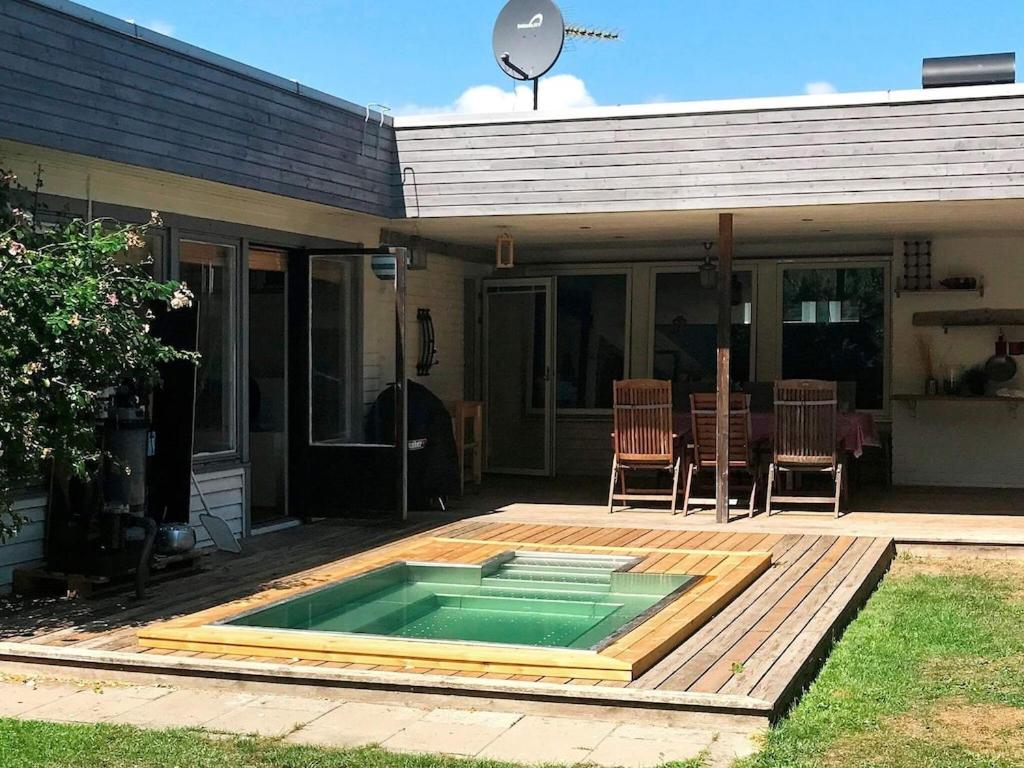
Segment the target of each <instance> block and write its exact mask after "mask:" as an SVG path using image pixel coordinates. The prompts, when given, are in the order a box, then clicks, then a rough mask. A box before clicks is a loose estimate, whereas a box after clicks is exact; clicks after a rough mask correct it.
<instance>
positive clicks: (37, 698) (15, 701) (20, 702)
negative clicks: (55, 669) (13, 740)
mask: <svg viewBox="0 0 1024 768" xmlns="http://www.w3.org/2000/svg"><path fill="white" fill-rule="evenodd" d="M79 690H81V687H80V686H77V685H70V684H64V683H39V684H37V685H27V684H25V683H22V682H0V717H16V716H18V715H21V714H23V713H25V712H28V711H30V710H33V709H36V708H37V707H41V706H43V705H44V704H51V703H53V702H55V701H59V700H61V699H65V698H67V697H69V696H72V695H73V694H75V693H77V692H78V691H79Z"/></svg>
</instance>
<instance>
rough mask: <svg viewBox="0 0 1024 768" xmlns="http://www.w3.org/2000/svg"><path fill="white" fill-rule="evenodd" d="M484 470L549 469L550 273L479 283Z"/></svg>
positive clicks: (552, 403) (523, 471) (551, 409)
mask: <svg viewBox="0 0 1024 768" xmlns="http://www.w3.org/2000/svg"><path fill="white" fill-rule="evenodd" d="M483 295H484V300H483V308H484V327H483V345H482V346H483V355H484V376H483V379H484V381H483V384H484V419H485V421H486V426H485V429H484V442H485V446H486V447H485V454H484V455H485V458H486V467H487V470H488V471H489V472H504V473H508V474H519V475H552V474H554V452H555V445H554V442H555V441H554V425H555V413H554V410H555V370H554V340H555V336H554V317H555V313H554V299H555V291H554V278H531V279H522V280H485V281H484V283H483Z"/></svg>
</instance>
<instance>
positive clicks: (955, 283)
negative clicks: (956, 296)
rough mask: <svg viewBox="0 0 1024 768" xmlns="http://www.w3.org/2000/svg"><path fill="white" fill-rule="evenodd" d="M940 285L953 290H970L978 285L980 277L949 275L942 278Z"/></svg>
mask: <svg viewBox="0 0 1024 768" xmlns="http://www.w3.org/2000/svg"><path fill="white" fill-rule="evenodd" d="M939 285H941V286H943V287H944V288H949V289H950V290H953V291H970V290H973V289H974V288H977V287H978V279H977V278H975V277H947V278H946V279H945V280H940V281H939Z"/></svg>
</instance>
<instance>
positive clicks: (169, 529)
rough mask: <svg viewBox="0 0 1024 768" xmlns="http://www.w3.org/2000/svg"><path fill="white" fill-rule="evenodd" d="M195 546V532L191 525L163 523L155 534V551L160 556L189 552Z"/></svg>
mask: <svg viewBox="0 0 1024 768" xmlns="http://www.w3.org/2000/svg"><path fill="white" fill-rule="evenodd" d="M195 546H196V532H195V531H194V530H193V529H192V526H191V525H185V524H183V523H164V524H163V525H161V526H160V529H159V530H158V531H157V534H156V551H157V552H159V553H160V554H161V555H178V554H181V553H182V552H191V551H192V550H193V549H194V548H195Z"/></svg>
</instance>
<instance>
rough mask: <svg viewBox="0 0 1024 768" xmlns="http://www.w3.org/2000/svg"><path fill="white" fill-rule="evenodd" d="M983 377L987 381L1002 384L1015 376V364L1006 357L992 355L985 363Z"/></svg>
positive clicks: (1011, 359) (1010, 358)
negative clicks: (984, 376) (986, 377)
mask: <svg viewBox="0 0 1024 768" xmlns="http://www.w3.org/2000/svg"><path fill="white" fill-rule="evenodd" d="M985 375H986V376H988V379H989V381H994V382H996V383H997V384H1002V383H1003V382H1004V381H1009V380H1010V379H1012V378H1013V377H1014V376H1016V375H1017V362H1016V361H1015V360H1014V359H1013V358H1012V357H1010V356H1008V355H993V356H992V357H990V358H989V359H988V361H987V362H986V363H985Z"/></svg>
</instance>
